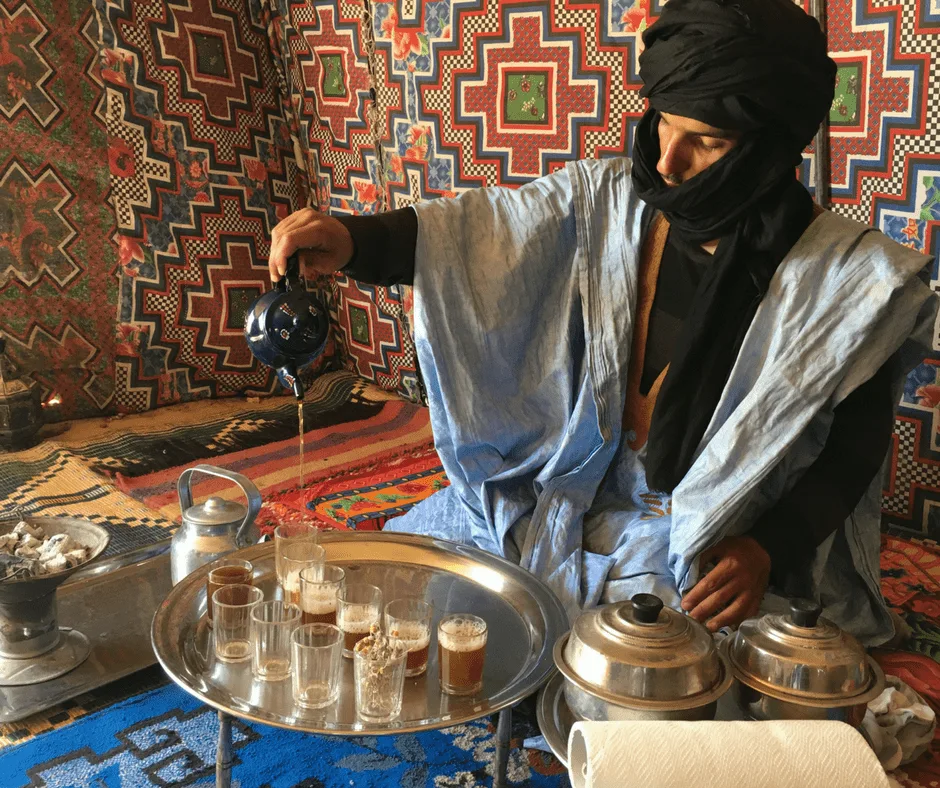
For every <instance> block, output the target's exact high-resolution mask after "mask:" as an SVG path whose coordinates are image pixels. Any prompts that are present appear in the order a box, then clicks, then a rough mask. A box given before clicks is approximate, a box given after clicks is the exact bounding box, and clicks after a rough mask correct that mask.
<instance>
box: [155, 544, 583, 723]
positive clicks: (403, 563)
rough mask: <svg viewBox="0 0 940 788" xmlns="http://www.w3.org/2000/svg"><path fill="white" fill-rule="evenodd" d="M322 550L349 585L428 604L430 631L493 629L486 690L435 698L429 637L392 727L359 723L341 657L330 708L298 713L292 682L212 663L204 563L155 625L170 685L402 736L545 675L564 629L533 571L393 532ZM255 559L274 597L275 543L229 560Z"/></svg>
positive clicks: (520, 690)
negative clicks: (465, 616) (470, 621)
mask: <svg viewBox="0 0 940 788" xmlns="http://www.w3.org/2000/svg"><path fill="white" fill-rule="evenodd" d="M321 543H322V545H323V547H324V548H325V549H326V558H327V561H329V562H331V563H336V564H339V565H340V566H342V567H344V568H345V569H346V571H347V582H350V581H353V580H354V581H355V582H364V583H372V584H374V585H377V586H378V587H379V588H381V589H382V594H383V599H384V600H386V601H388V600H391V599H394V598H395V597H399V596H416V595H417V596H420V595H422V594H423V595H424V596H425V597H426V598H427V599H428V600H429V601H430V603H431V604H432V605H433V607H434V620H433V621H432V631H435V632H436V629H437V621H438V620H439V619H440V617H441V616H442V615H444V614H446V613H453V612H471V613H475V614H477V615H479V616H482V617H483V618H484V619H485V620H486V622H487V625H488V628H489V637H488V642H487V651H486V663H485V668H484V673H483V689H482V690H481V691H480V693H479V694H478V695H475V696H470V697H463V698H460V697H454V696H451V695H445V694H443V693H441V692H440V686H439V683H438V666H437V653H436V646H435V645H434V644H435V638H434V637H432V643H431V656H430V659H429V662H428V670H427V672H426V673H425V674H424V675H423V676H418V677H416V678H410V679H405V694H404V701H403V704H402V712H401V715H400V716H399V718H398V719H397V720H394V721H392V722H390V723H380V724H377V723H367V722H365V721H363V720H360V719H358V718H357V716H356V709H355V698H354V695H353V686H352V661H351V660H348V659H344V660H343V671H344V674H343V687H342V690H341V692H340V698H339V701H338V702H337V704H336V706H334V707H332V708H329V709H325V710H320V711H306V710H302V709H300V708H299V707H297V706H295V705H294V702H293V698H292V695H291V682H290V680H286V681H279V682H262V681H257V680H254V679H253V677H252V674H251V664H250V662H246V663H240V664H234V665H233V664H225V663H221V662H217V661H216V659H215V657H214V655H213V653H212V648H211V637H210V635H211V631H210V630H209V628H208V626H207V624H206V620H205V615H204V614H205V609H206V594H205V586H206V575H207V573H208V571H209V570H208V567H201V568H200V569H198V570H196V571H195V572H194V573H193V574H191V575H189V576H188V577H186V578H185V579H184V580H183V581H182V582H180V583H179V584H178V585H177V586H175V587H174V588H173V590H172V591H171V592H170V594H169V596H167V598H166V600H165V601H164V602H163V604H162V605H161V606H160V607H159V608H158V609H157V612H156V615H155V616H154V619H153V628H152V639H153V649H154V652H155V653H156V656H157V660H158V661H159V662H160V664H161V665H162V666H163V669H164V670H165V671H166V672H167V674H168V675H169V676H170V678H171V679H173V681H175V682H176V683H177V684H179V686H180V687H182V688H183V689H184V690H186V691H187V692H189V693H190V694H192V695H195V696H196V697H197V698H199V699H200V700H202V701H204V702H205V703H208V704H209V705H210V706H214V707H215V708H217V709H219V710H221V711H224V712H227V713H229V714H232V715H234V716H236V717H239V718H241V719H246V720H252V721H254V722H260V723H264V724H267V725H276V726H279V727H283V728H290V729H292V730H299V731H306V732H309V733H329V734H338V735H359V734H362V733H364V732H365V733H374V734H380V733H406V732H411V731H417V730H424V729H430V728H441V727H445V726H449V725H457V724H459V723H461V722H468V721H470V720H474V719H478V718H479V717H482V716H485V715H487V714H492V713H494V712H496V711H499V710H500V709H502V708H505V707H507V706H511V705H513V704H515V703H517V702H518V701H520V700H522V699H523V698H525V697H527V696H528V695H531V694H532V693H533V692H535V691H536V690H537V689H538V688H539V687H540V686H541V685H542V684H543V683H544V682H545V681H546V679H547V678H548V677H549V676H550V675H551V674H552V672H553V671H554V665H553V663H552V646H553V645H554V643H555V640H557V639H558V637H559V636H560V635H561V634H562V633H563V632H565V631H566V630H567V629H568V621H567V617H566V615H565V612H564V609H563V608H562V606H561V603H560V602H559V600H558V598H557V597H556V596H555V595H554V594H553V593H552V591H551V590H550V589H549V588H548V587H547V586H546V585H545V584H544V583H542V582H541V581H540V580H538V579H537V578H535V577H534V576H533V575H531V574H530V573H529V572H526V571H525V570H523V569H520V568H519V567H518V566H515V565H514V564H511V563H509V562H508V561H505V560H503V559H501V558H498V557H496V556H494V555H491V554H489V553H486V552H483V551H482V550H478V549H476V548H473V547H467V546H464V545H459V544H455V543H453V542H448V541H445V540H442V539H433V538H430V537H425V536H415V535H411V534H396V533H374V532H362V533H356V532H355V531H335V532H328V533H324V534H323V536H322V540H321ZM232 556H237V557H238V558H240V559H244V560H246V561H251V563H252V564H253V565H254V568H255V576H254V583H255V585H256V586H257V587H258V588H261V589H262V590H263V591H264V594H265V598H266V599H272V598H274V596H275V589H276V588H277V579H276V577H275V572H274V545H273V544H271V543H265V544H260V545H255V546H253V547H248V548H245V549H243V550H239V551H238V552H237V553H233V554H231V556H227V557H232Z"/></svg>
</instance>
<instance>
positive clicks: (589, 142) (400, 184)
mask: <svg viewBox="0 0 940 788" xmlns="http://www.w3.org/2000/svg"><path fill="white" fill-rule="evenodd" d="M632 8H633V7H632V6H630V7H629V8H620V9H619V11H613V13H620V15H621V17H622V18H621V19H619V20H618V22H617V24H616V25H614V26H613V27H612V29H613V28H615V29H616V30H615V32H616V35H617V36H618V40H614V39H613V38H612V37H611V36H610V35H607V34H606V33H604V32H602V31H603V30H607V25H606V23H604V22H603V21H602V20H603V18H604V17H605V16H607V15H609V14H610V13H612V10H611V8H602V7H601V6H600V5H587V6H579V7H577V8H572V7H570V6H568V5H566V4H564V3H561V2H559V3H538V4H535V5H527V6H524V7H522V6H518V5H517V4H513V3H508V2H500V0H487V1H486V2H483V0H480V1H479V2H478V1H477V0H440V1H439V0H435V1H434V2H428V1H427V0H421V1H420V2H418V3H417V5H416V9H415V11H414V13H413V14H410V12H409V10H408V9H407V8H403V7H402V6H401V4H400V3H378V4H376V6H375V12H374V23H373V34H374V36H375V40H376V58H377V59H378V61H379V63H380V64H381V66H382V68H381V69H379V70H378V71H379V73H380V74H381V75H382V76H383V77H384V80H383V82H380V83H379V84H378V85H377V102H378V106H379V109H380V111H381V113H382V115H383V116H384V125H383V129H382V138H381V144H382V147H383V151H384V159H385V173H384V174H385V177H386V180H387V182H388V184H389V188H388V192H389V198H388V199H389V204H390V207H401V206H402V205H406V204H409V203H411V202H414V201H415V200H417V199H423V198H429V197H435V196H441V195H443V196H447V195H450V194H453V193H455V192H458V191H461V190H463V189H466V188H469V187H473V186H481V185H486V186H497V185H518V184H521V183H524V182H527V181H529V180H532V179H533V178H535V177H538V176H539V175H543V174H545V173H547V172H549V171H551V170H553V169H555V168H557V167H559V166H561V165H562V164H563V163H564V162H566V161H570V160H573V159H576V158H583V157H588V156H595V155H610V154H620V153H622V151H623V150H624V149H625V147H626V145H627V141H628V140H627V137H628V134H629V128H630V126H631V121H632V120H635V119H636V118H637V117H639V115H640V114H641V113H642V111H643V102H642V101H641V100H640V99H639V95H638V92H637V91H638V88H639V84H638V81H637V79H636V77H635V75H634V74H633V61H634V57H633V53H634V51H635V47H634V41H635V38H636V30H637V26H636V21H635V20H634V19H633V18H632V17H630V16H629V15H626V12H627V11H628V10H631V11H632ZM637 9H638V11H639V14H640V16H641V17H642V18H643V19H645V16H646V12H645V10H643V9H644V6H643V4H642V3H638V4H637ZM527 70H528V71H530V72H531V74H528V73H527ZM540 75H544V76H540ZM525 76H529V77H530V78H529V79H526V80H522V77H525ZM533 80H534V81H533ZM510 82H512V84H510ZM525 86H530V87H531V90H532V91H533V92H532V94H531V96H530V95H528V91H525V90H524V87H525ZM540 90H541V91H543V94H544V95H542V94H539V93H538V91H540ZM510 95H511V96H512V98H510ZM533 111H536V112H537V113H538V116H535V115H532V116H531V117H532V118H533V119H535V121H537V122H535V123H533V122H532V121H530V120H529V119H528V118H527V117H526V116H525V115H522V114H520V113H525V112H528V113H530V115H531V113H532V112H533ZM507 112H509V113H511V114H512V115H513V118H510V117H509V116H508V115H506V113H507ZM543 113H544V120H540V118H542V117H543Z"/></svg>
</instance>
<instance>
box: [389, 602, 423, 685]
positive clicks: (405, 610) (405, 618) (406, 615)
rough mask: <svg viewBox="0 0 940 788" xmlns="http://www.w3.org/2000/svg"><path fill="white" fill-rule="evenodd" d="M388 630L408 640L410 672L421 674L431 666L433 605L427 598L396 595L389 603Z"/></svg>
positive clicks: (406, 666)
mask: <svg viewBox="0 0 940 788" xmlns="http://www.w3.org/2000/svg"><path fill="white" fill-rule="evenodd" d="M385 632H386V633H387V634H388V635H390V636H391V637H395V638H398V639H399V640H401V641H402V642H403V643H404V644H405V648H406V649H407V650H408V657H407V659H406V661H405V675H406V676H420V675H421V674H422V673H424V671H425V670H427V667H428V651H429V649H430V645H431V606H430V605H429V604H428V603H427V602H425V601H424V600H423V599H418V598H416V597H405V598H402V599H394V600H392V601H391V602H389V603H388V604H387V605H386V606H385Z"/></svg>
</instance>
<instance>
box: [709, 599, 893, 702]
mask: <svg viewBox="0 0 940 788" xmlns="http://www.w3.org/2000/svg"><path fill="white" fill-rule="evenodd" d="M729 640H730V645H729V646H728V656H729V658H730V660H731V664H732V666H733V668H734V672H735V675H736V677H737V678H738V679H739V680H740V681H742V682H744V683H745V684H747V685H748V686H750V687H753V688H754V689H757V690H760V691H762V692H767V693H771V694H774V693H776V695H778V696H781V697H783V696H786V697H802V698H807V699H815V700H826V701H832V702H838V701H842V700H845V701H852V702H857V700H858V696H860V695H861V694H864V693H867V692H869V691H870V690H871V689H872V687H873V683H874V682H875V680H876V672H875V671H874V670H873V669H872V665H871V663H870V660H869V658H868V656H867V655H866V654H865V650H864V649H863V648H862V646H861V645H860V644H859V642H858V641H857V640H856V639H855V638H853V637H852V636H851V635H849V634H848V633H846V632H843V631H842V630H841V629H839V627H837V626H836V625H835V624H834V623H832V622H831V621H829V620H828V619H826V618H824V617H822V608H821V607H820V606H819V605H818V604H816V603H815V602H811V601H809V600H805V599H794V600H793V601H792V602H791V603H790V611H789V613H788V614H787V615H766V616H763V617H762V618H756V619H749V620H748V621H745V622H744V623H743V624H741V626H740V628H739V629H738V631H737V633H736V634H735V635H734V637H733V638H729Z"/></svg>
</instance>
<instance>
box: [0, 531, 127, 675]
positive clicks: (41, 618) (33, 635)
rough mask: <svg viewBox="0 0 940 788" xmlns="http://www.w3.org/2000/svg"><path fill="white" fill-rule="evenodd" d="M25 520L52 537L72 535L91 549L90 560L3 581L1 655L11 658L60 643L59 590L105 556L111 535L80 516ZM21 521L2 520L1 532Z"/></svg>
mask: <svg viewBox="0 0 940 788" xmlns="http://www.w3.org/2000/svg"><path fill="white" fill-rule="evenodd" d="M24 519H26V520H27V522H29V523H30V524H31V525H39V526H42V529H43V530H44V531H45V532H46V534H48V535H49V536H53V535H55V534H68V535H69V536H71V537H72V538H73V539H74V540H75V541H76V542H78V543H79V544H81V545H82V546H83V547H87V548H90V551H91V552H90V553H89V555H88V559H87V560H86V561H84V562H83V563H81V564H77V565H76V566H70V567H67V568H66V569H63V570H62V571H61V572H51V573H49V574H46V575H39V576H38V577H17V578H10V579H7V580H0V657H3V658H9V659H29V658H32V657H37V656H39V655H40V654H44V653H46V652H47V651H50V650H51V649H53V648H55V646H56V644H57V643H58V642H59V627H58V612H57V608H56V598H55V592H56V589H57V588H58V587H59V585H61V584H62V583H63V582H65V580H66V579H68V577H69V575H71V574H72V573H73V572H76V571H78V569H80V568H81V567H83V566H87V565H88V564H89V563H90V562H91V561H93V560H94V559H95V558H97V557H98V556H99V555H101V554H102V553H103V552H104V550H105V548H106V547H107V546H108V541H109V540H110V538H111V537H110V536H109V535H108V532H107V531H106V530H105V529H104V528H102V527H101V526H100V525H95V524H94V523H92V522H89V521H88V520H83V519H81V518H79V517H29V518H24ZM18 522H19V520H18V519H17V520H5V521H2V522H0V534H5V533H8V532H10V531H12V530H13V529H14V528H15V527H16V524H17V523H18Z"/></svg>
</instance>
